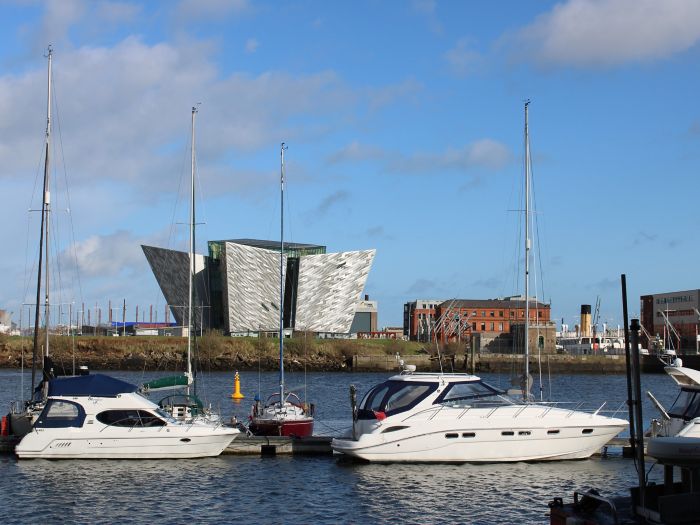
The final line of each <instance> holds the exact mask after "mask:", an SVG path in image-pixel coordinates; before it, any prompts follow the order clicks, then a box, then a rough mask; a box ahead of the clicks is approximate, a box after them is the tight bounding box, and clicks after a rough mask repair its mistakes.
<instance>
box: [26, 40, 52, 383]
mask: <svg viewBox="0 0 700 525" xmlns="http://www.w3.org/2000/svg"><path fill="white" fill-rule="evenodd" d="M52 56H53V49H52V48H51V46H49V48H48V54H47V58H48V74H47V79H48V80H47V96H46V100H47V101H46V139H45V140H46V152H45V157H44V196H43V199H42V205H41V229H40V234H39V264H38V265H37V266H38V270H37V279H36V309H35V312H34V345H33V349H32V388H34V385H35V384H36V365H37V357H38V356H39V321H40V315H39V301H40V300H41V272H42V256H43V257H45V263H44V265H45V266H46V275H45V279H46V284H45V288H46V289H45V296H44V321H45V329H46V339H45V342H44V344H45V351H44V352H45V353H44V355H45V356H46V357H48V355H49V312H50V310H49V304H50V303H49V206H50V203H51V195H50V191H49V175H50V171H49V153H50V151H51V60H52ZM42 360H43V357H42ZM30 397H31V396H30Z"/></svg>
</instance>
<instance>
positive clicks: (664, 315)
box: [640, 289, 700, 353]
mask: <svg viewBox="0 0 700 525" xmlns="http://www.w3.org/2000/svg"><path fill="white" fill-rule="evenodd" d="M640 302H641V309H640V312H641V314H640V322H641V323H642V326H643V327H644V328H645V330H646V331H647V333H648V334H649V335H650V336H651V338H652V339H655V338H656V336H659V338H660V339H661V340H662V341H663V340H664V339H665V340H666V341H663V342H662V343H661V344H665V346H669V344H670V346H671V348H673V349H674V350H680V351H685V352H693V353H694V352H695V351H696V349H697V335H698V324H699V322H700V313H699V310H700V290H697V289H696V290H684V291H680V292H667V293H659V294H652V295H642V296H641V297H640ZM671 327H672V328H671ZM641 343H642V347H643V348H650V346H651V341H649V338H648V337H647V336H646V334H644V333H642V334H641Z"/></svg>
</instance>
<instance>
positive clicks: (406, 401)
mask: <svg viewBox="0 0 700 525" xmlns="http://www.w3.org/2000/svg"><path fill="white" fill-rule="evenodd" d="M528 105H529V101H528V102H526V103H525V176H526V177H527V179H528V181H527V182H526V201H527V200H529V177H530V146H529V135H528ZM525 214H526V220H525V222H526V223H527V222H528V218H527V217H528V214H529V209H528V204H527V202H526V206H525ZM525 257H526V261H528V260H529V257H530V237H529V228H528V226H526V228H525ZM524 277H525V283H526V284H525V308H526V310H525V312H526V313H525V341H526V344H525V353H524V360H525V378H528V379H527V380H526V381H525V382H526V383H529V370H528V368H529V367H528V359H529V345H528V344H527V341H528V325H529V304H528V303H529V298H528V296H527V294H528V293H529V283H528V279H529V261H528V262H526V264H525V276H524ZM527 386H529V385H527V384H526V385H525V386H524V387H523V388H522V390H521V391H520V393H519V395H517V396H513V397H511V396H509V395H508V394H507V393H506V392H504V391H502V390H500V389H498V388H496V387H494V386H492V385H490V384H488V383H486V382H485V381H483V380H482V379H481V378H479V377H478V376H476V375H470V374H456V373H452V374H446V373H442V372H441V373H416V372H415V366H410V365H407V366H404V367H403V369H402V371H401V373H400V374H399V375H395V376H393V377H391V378H389V379H388V380H386V381H384V382H383V383H380V384H378V385H376V386H374V387H373V388H372V389H370V390H369V391H368V392H367V393H366V394H365V396H364V398H363V399H362V401H361V402H360V403H359V405H357V404H356V402H355V390H354V386H351V390H350V392H351V395H350V398H351V406H352V420H353V421H352V437H343V438H334V439H333V441H332V443H331V447H332V448H333V450H334V451H335V452H339V453H342V454H345V455H347V456H350V457H355V458H360V459H363V460H367V461H378V462H400V461H407V462H447V463H465V462H473V463H481V462H514V461H552V460H565V459H583V458H588V457H590V456H591V455H592V454H593V453H595V452H596V451H598V450H600V448H602V447H603V446H604V445H605V444H606V443H607V442H608V441H609V440H610V439H612V438H613V437H615V436H616V435H617V434H618V433H620V432H621V431H622V430H623V429H624V428H625V427H626V426H627V424H628V423H627V421H625V420H624V419H618V418H614V417H607V416H603V415H601V414H600V411H601V409H602V408H603V407H602V406H601V407H600V408H598V410H596V411H595V412H593V413H589V412H583V411H579V410H572V409H569V408H562V407H558V406H556V405H555V404H550V403H546V404H545V403H534V402H531V401H530V396H529V395H528V388H527Z"/></svg>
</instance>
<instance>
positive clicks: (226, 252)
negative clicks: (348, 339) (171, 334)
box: [142, 239, 376, 335]
mask: <svg viewBox="0 0 700 525" xmlns="http://www.w3.org/2000/svg"><path fill="white" fill-rule="evenodd" d="M142 248H143V251H144V254H145V255H146V258H147V259H148V262H149V264H150V266H151V269H152V270H153V273H154V275H155V277H156V280H157V281H158V284H159V286H160V288H161V291H162V292H163V295H164V296H165V299H166V301H167V302H168V304H169V305H170V308H171V310H172V313H173V316H174V317H175V319H176V321H177V323H178V324H179V325H184V324H185V322H186V319H185V316H186V308H185V305H186V304H187V294H188V278H189V276H188V267H189V264H188V255H187V253H185V252H180V251H175V250H168V249H164V248H157V247H153V246H142ZM208 248H209V254H208V255H207V256H204V255H199V254H197V255H195V258H194V279H193V287H194V296H195V300H194V302H193V325H194V326H196V327H202V326H203V327H204V328H212V329H219V330H223V331H224V332H225V333H227V334H231V335H242V334H248V333H258V332H271V331H276V330H277V329H278V326H279V316H280V312H279V303H280V300H279V299H280V275H279V265H280V245H279V242H277V241H265V240H258V239H232V240H221V241H209V243H208ZM374 255H375V250H363V251H352V252H338V253H326V247H325V246H322V245H315V244H303V243H292V242H290V243H285V245H284V254H283V256H284V258H283V268H284V275H283V281H284V285H283V290H284V301H283V323H284V328H289V329H293V330H300V331H310V332H315V333H322V334H331V335H334V334H349V333H350V332H351V327H352V325H353V321H355V318H356V313H357V311H358V308H359V310H360V311H359V313H360V314H361V315H360V318H359V319H358V321H357V322H358V323H359V324H360V325H362V324H364V323H365V319H364V316H363V315H362V314H366V313H369V314H370V322H371V311H368V310H371V307H370V306H368V304H369V303H371V302H370V301H368V299H367V300H366V301H364V303H367V304H363V302H362V301H361V297H362V292H363V290H364V286H365V283H366V281H367V276H368V275H369V271H370V268H371V266H372V261H373V259H374ZM374 309H375V326H376V303H374Z"/></svg>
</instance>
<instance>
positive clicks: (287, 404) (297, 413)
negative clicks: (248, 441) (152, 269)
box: [249, 142, 314, 437]
mask: <svg viewBox="0 0 700 525" xmlns="http://www.w3.org/2000/svg"><path fill="white" fill-rule="evenodd" d="M286 149H287V147H286V146H285V144H284V142H283V143H282V145H281V147H280V202H281V206H280V300H279V314H280V315H279V333H278V337H279V349H280V351H279V354H280V355H279V359H280V365H279V391H277V392H274V393H273V394H272V395H270V396H269V397H268V399H267V400H266V401H265V403H264V404H263V403H261V402H260V400H259V399H258V400H256V402H255V404H254V405H253V409H252V413H251V416H250V425H249V429H250V431H251V432H252V433H253V434H255V435H258V436H296V437H307V436H310V435H312V434H313V431H314V418H313V405H311V406H309V405H307V404H306V403H302V401H301V399H299V396H297V395H296V394H295V393H294V392H289V391H287V390H286V388H285V383H284V264H285V259H284V182H285V170H284V152H285V150H286Z"/></svg>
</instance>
